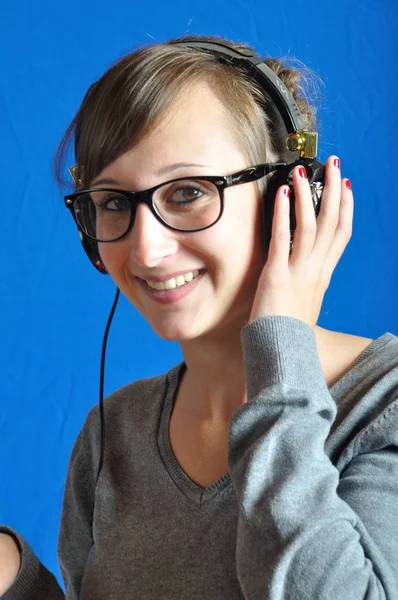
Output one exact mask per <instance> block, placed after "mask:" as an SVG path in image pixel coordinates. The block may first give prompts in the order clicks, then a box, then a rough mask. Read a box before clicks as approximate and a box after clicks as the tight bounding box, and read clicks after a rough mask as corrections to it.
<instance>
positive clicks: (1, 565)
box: [0, 533, 21, 596]
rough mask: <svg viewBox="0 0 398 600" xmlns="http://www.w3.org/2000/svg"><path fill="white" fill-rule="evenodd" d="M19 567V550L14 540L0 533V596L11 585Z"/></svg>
mask: <svg viewBox="0 0 398 600" xmlns="http://www.w3.org/2000/svg"><path fill="white" fill-rule="evenodd" d="M20 565H21V556H20V554H19V549H18V547H17V545H16V543H15V542H14V538H13V537H11V536H10V535H8V534H6V533H0V596H3V595H4V594H5V593H6V591H7V590H9V589H10V587H11V586H12V585H13V583H14V581H15V580H16V578H17V575H18V571H19V568H20Z"/></svg>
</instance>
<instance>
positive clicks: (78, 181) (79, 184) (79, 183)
mask: <svg viewBox="0 0 398 600" xmlns="http://www.w3.org/2000/svg"><path fill="white" fill-rule="evenodd" d="M68 171H69V175H70V176H71V177H72V179H73V181H74V183H75V185H76V188H77V189H78V190H81V189H83V187H84V186H83V177H84V171H83V167H78V166H77V165H74V166H73V167H69V169H68ZM78 174H79V175H80V177H79V176H78Z"/></svg>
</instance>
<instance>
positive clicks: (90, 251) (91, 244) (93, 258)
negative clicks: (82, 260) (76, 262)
mask: <svg viewBox="0 0 398 600" xmlns="http://www.w3.org/2000/svg"><path fill="white" fill-rule="evenodd" d="M79 236H80V241H81V243H82V246H83V249H84V251H85V253H86V254H87V256H88V258H89V259H90V262H91V263H92V264H93V265H94V267H95V268H96V269H97V271H99V272H100V273H102V274H103V275H106V274H107V273H108V271H107V270H106V268H105V265H104V263H103V262H102V259H101V256H100V253H99V250H98V243H97V242H95V241H94V240H91V239H90V238H89V237H87V236H86V235H84V234H83V233H82V232H81V231H79Z"/></svg>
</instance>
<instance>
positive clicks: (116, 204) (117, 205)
mask: <svg viewBox="0 0 398 600" xmlns="http://www.w3.org/2000/svg"><path fill="white" fill-rule="evenodd" d="M94 200H95V199H94ZM95 203H96V205H97V206H98V207H99V208H101V209H102V210H109V211H112V212H120V211H124V210H130V203H129V201H128V200H127V198H126V197H125V196H122V195H120V194H112V195H108V196H106V197H105V198H102V199H101V200H100V201H98V202H97V201H96V202H95Z"/></svg>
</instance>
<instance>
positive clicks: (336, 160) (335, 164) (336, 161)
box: [333, 158, 340, 169]
mask: <svg viewBox="0 0 398 600" xmlns="http://www.w3.org/2000/svg"><path fill="white" fill-rule="evenodd" d="M333 164H334V166H335V167H337V168H338V169H340V159H339V158H335V159H334V161H333Z"/></svg>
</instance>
